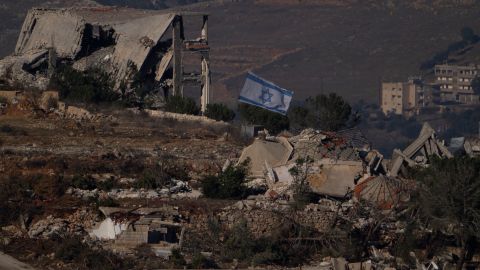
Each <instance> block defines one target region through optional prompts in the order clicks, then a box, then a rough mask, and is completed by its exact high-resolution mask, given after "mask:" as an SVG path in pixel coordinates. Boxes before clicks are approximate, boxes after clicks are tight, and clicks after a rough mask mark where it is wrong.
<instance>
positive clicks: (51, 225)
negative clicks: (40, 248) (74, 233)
mask: <svg viewBox="0 0 480 270" xmlns="http://www.w3.org/2000/svg"><path fill="white" fill-rule="evenodd" d="M67 231H68V222H67V221H66V220H65V219H61V218H54V217H53V216H48V217H47V218H45V219H43V220H40V221H38V222H37V223H35V224H34V225H33V226H32V227H31V228H30V230H29V231H28V236H29V237H30V238H50V237H52V236H54V235H60V236H64V235H66V234H67Z"/></svg>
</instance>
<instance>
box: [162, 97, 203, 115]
mask: <svg viewBox="0 0 480 270" xmlns="http://www.w3.org/2000/svg"><path fill="white" fill-rule="evenodd" d="M165 110H166V111H167V112H173V113H182V114H192V115H197V114H198V113H199V112H200V109H199V108H198V106H197V104H196V103H195V100H193V99H192V98H189V97H182V96H169V97H168V98H167V103H166V104H165Z"/></svg>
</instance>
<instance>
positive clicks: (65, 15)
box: [0, 7, 210, 111]
mask: <svg viewBox="0 0 480 270" xmlns="http://www.w3.org/2000/svg"><path fill="white" fill-rule="evenodd" d="M187 18H188V19H189V20H192V21H193V22H197V23H199V24H200V25H199V26H198V30H199V31H198V33H193V32H192V31H190V32H192V33H190V32H188V33H189V34H191V35H197V34H198V36H196V37H192V38H191V39H188V38H187V35H186V30H188V29H185V28H184V21H185V20H186V19H187ZM185 57H191V58H193V59H198V62H197V66H196V67H194V68H193V71H191V72H188V73H187V72H185V65H184V58H185ZM190 62H192V61H189V63H190ZM60 64H67V65H71V66H72V67H73V68H75V69H77V70H79V71H84V70H87V69H91V68H101V69H102V70H104V71H105V72H107V73H108V74H109V76H110V77H111V79H112V81H114V82H115V87H114V88H115V90H116V91H119V92H120V91H128V90H129V89H128V88H129V87H130V86H131V84H132V82H133V80H134V79H136V78H141V80H142V82H144V84H145V85H147V86H148V88H149V90H151V91H153V92H155V93H158V95H161V96H163V97H164V96H168V95H183V89H184V86H190V85H191V86H193V87H196V86H198V87H199V88H200V89H201V108H202V111H203V110H205V108H206V105H207V104H208V103H209V102H210V70H209V68H210V64H209V45H208V15H207V14H203V13H193V12H182V13H162V12H159V11H146V10H135V9H128V8H117V7H100V8H68V9H39V8H37V9H32V10H30V11H29V12H28V14H27V16H26V18H25V21H24V24H23V27H22V30H21V32H20V36H19V38H18V41H17V45H16V48H15V53H14V54H13V55H11V56H8V57H6V58H5V59H3V60H1V61H0V83H1V82H3V83H4V84H7V85H10V86H17V85H21V86H23V87H27V88H37V89H41V90H45V89H47V87H48V84H49V78H50V76H51V75H52V73H53V72H54V71H55V68H56V67H57V65H60ZM125 88H127V89H125Z"/></svg>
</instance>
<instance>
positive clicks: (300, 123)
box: [289, 93, 352, 131]
mask: <svg viewBox="0 0 480 270" xmlns="http://www.w3.org/2000/svg"><path fill="white" fill-rule="evenodd" d="M351 114H352V108H351V106H350V104H348V103H347V102H346V101H345V100H344V99H343V98H342V97H341V96H339V95H337V94H335V93H330V94H329V95H323V94H322V95H318V96H315V97H309V98H308V99H307V100H306V101H305V105H304V106H303V107H294V108H292V109H291V111H290V113H289V118H290V123H291V125H292V126H293V127H295V128H306V127H311V128H315V129H321V130H326V131H337V130H339V129H341V128H342V127H345V126H346V125H347V122H348V120H349V119H350V116H351Z"/></svg>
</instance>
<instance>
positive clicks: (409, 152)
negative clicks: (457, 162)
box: [388, 123, 453, 177]
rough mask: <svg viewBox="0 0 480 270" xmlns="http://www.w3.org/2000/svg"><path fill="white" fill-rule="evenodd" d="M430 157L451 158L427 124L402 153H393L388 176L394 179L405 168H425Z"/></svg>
mask: <svg viewBox="0 0 480 270" xmlns="http://www.w3.org/2000/svg"><path fill="white" fill-rule="evenodd" d="M431 156H438V157H446V158H451V157H453V155H452V154H451V153H450V151H448V149H447V147H446V146H445V145H444V144H443V143H442V142H440V141H439V140H438V139H437V135H436V133H435V130H433V128H432V127H431V126H430V125H429V124H428V123H424V124H423V127H422V130H421V131H420V135H419V136H418V138H417V139H416V140H415V141H413V142H412V143H411V144H410V145H409V146H408V147H407V148H405V150H403V151H401V150H399V149H395V150H394V151H393V155H392V161H391V164H390V167H389V172H388V175H390V176H394V177H396V176H398V175H400V174H402V169H404V168H406V166H409V167H414V166H417V165H420V166H425V165H427V164H429V162H430V158H431Z"/></svg>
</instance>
